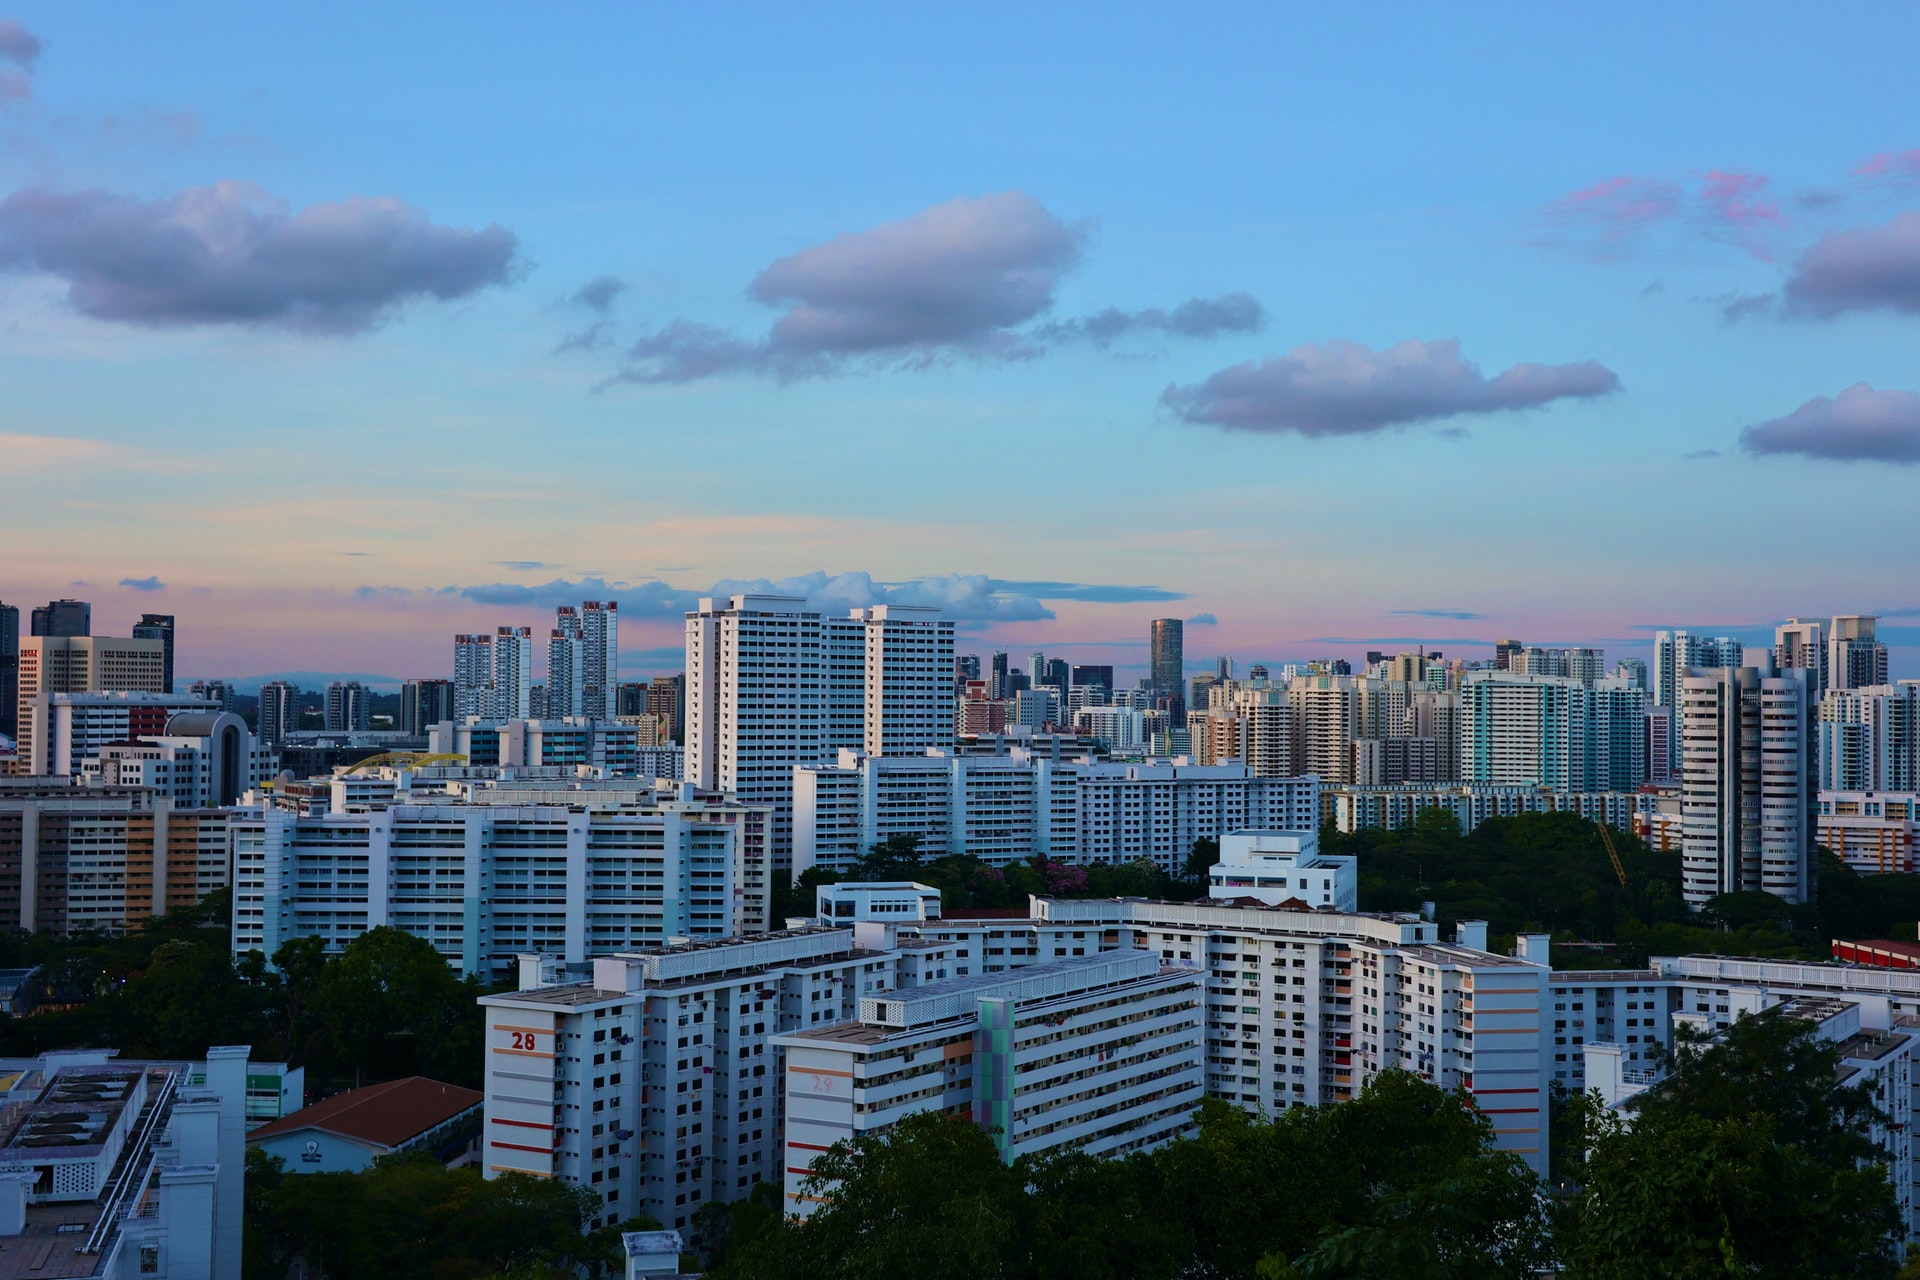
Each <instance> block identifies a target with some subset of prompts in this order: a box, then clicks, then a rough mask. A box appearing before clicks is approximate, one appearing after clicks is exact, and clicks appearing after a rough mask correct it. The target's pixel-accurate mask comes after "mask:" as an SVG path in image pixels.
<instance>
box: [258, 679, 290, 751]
mask: <svg viewBox="0 0 1920 1280" xmlns="http://www.w3.org/2000/svg"><path fill="white" fill-rule="evenodd" d="M299 727H300V686H299V685H297V684H288V683H287V682H286V681H285V680H269V681H268V682H267V683H265V684H263V685H261V686H260V727H259V731H258V732H256V733H255V734H254V735H253V736H254V737H256V738H258V739H259V740H260V742H261V743H262V745H265V746H271V747H277V746H279V745H280V744H281V743H282V742H284V741H286V738H287V735H288V734H290V733H292V732H293V731H294V730H296V729H298V728H299Z"/></svg>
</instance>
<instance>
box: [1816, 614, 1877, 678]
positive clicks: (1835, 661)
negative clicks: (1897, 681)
mask: <svg viewBox="0 0 1920 1280" xmlns="http://www.w3.org/2000/svg"><path fill="white" fill-rule="evenodd" d="M1879 621H1880V620H1879V619H1878V618H1869V617H1860V616H1851V617H1838V618H1835V619H1834V620H1833V625H1832V628H1831V629H1830V630H1829V631H1828V632H1827V684H1826V687H1827V688H1829V689H1865V688H1870V687H1871V686H1873V685H1878V684H1885V683H1886V682H1887V646H1885V645H1884V644H1881V643H1880V642H1879V641H1878V640H1877V639H1875V638H1874V630H1875V625H1876V624H1877V623H1878V622H1879Z"/></svg>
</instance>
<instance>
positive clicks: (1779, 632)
mask: <svg viewBox="0 0 1920 1280" xmlns="http://www.w3.org/2000/svg"><path fill="white" fill-rule="evenodd" d="M1773 665H1774V666H1776V667H1778V668H1780V669H1781V670H1782V671H1806V672H1810V673H1811V674H1810V675H1809V676H1808V677H1807V683H1808V692H1809V694H1811V696H1812V697H1813V700H1814V703H1815V705H1818V704H1819V701H1820V698H1821V697H1822V696H1823V695H1824V694H1825V693H1826V691H1827V642H1826V625H1825V624H1824V623H1820V622H1803V621H1801V620H1800V619H1799V618H1788V619H1787V620H1786V621H1785V622H1783V623H1781V624H1780V625H1779V626H1777V627H1775V628H1774V629H1773Z"/></svg>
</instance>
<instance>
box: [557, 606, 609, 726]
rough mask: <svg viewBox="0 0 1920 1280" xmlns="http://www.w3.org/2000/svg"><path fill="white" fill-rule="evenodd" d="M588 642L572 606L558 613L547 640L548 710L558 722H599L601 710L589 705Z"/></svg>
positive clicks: (604, 717) (560, 608)
mask: <svg viewBox="0 0 1920 1280" xmlns="http://www.w3.org/2000/svg"><path fill="white" fill-rule="evenodd" d="M586 656H587V642H586V636H585V633H584V632H583V631H582V629H581V626H580V615H579V613H577V612H576V611H575V610H574V608H573V606H572V605H566V604H563V605H561V606H560V607H559V608H558V609H556V610H555V611H554V622H553V632H552V634H551V635H550V636H549V637H548V639H547V708H546V714H547V715H548V716H551V717H553V718H554V719H556V720H557V719H560V718H562V717H565V716H584V715H591V716H595V717H597V718H599V719H603V720H604V719H609V718H610V717H607V716H604V715H601V713H600V708H598V707H595V708H592V709H591V710H590V709H588V707H587V703H586Z"/></svg>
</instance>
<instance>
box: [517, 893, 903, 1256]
mask: <svg viewBox="0 0 1920 1280" xmlns="http://www.w3.org/2000/svg"><path fill="white" fill-rule="evenodd" d="M894 968H895V956H894V954H893V953H891V952H878V951H870V950H867V949H864V948H863V947H861V946H859V945H858V944H857V943H856V941H855V936H854V931H853V930H850V929H830V928H804V929H795V930H787V931H784V932H780V933H773V934H763V935H760V936H758V937H753V938H747V939H743V940H736V941H725V942H717V943H701V942H694V943H679V944H673V945H662V946H656V947H651V948H645V949H638V950H635V951H633V952H631V953H628V954H615V955H605V956H600V957H598V958H596V959H595V960H594V961H593V963H592V967H591V976H590V977H589V978H587V979H586V980H585V981H564V980H562V978H561V975H560V974H559V973H557V972H556V966H554V965H553V964H552V963H551V961H543V959H542V958H541V957H539V956H533V955H530V956H527V957H524V958H523V960H522V963H521V988H522V989H521V990H520V991H517V992H513V993H509V994H505V995H492V996H482V997H481V998H480V1004H481V1006H482V1008H483V1010H484V1012H485V1018H486V1045H487V1048H486V1077H487V1078H486V1085H485V1090H486V1096H487V1101H486V1127H485V1133H484V1138H483V1141H484V1147H483V1150H482V1157H483V1161H484V1170H485V1173H486V1176H488V1177H490V1178H491V1177H496V1176H498V1175H499V1174H501V1173H507V1172H520V1173H530V1174H533V1175H535V1176H536V1177H557V1178H561V1179H564V1180H566V1181H568V1182H572V1183H575V1184H576V1185H579V1186H583V1187H587V1188H589V1189H590V1190H592V1191H593V1192H594V1194H595V1195H596V1196H597V1197H598V1198H599V1200H600V1202H601V1204H602V1206H603V1207H604V1211H603V1213H602V1215H601V1216H599V1217H597V1218H596V1219H595V1221H596V1223H604V1224H613V1223H618V1222H621V1221H624V1220H626V1219H627V1218H630V1217H633V1216H634V1215H636V1214H646V1215H648V1216H649V1217H652V1218H653V1219H655V1220H656V1221H658V1222H660V1223H662V1224H663V1225H665V1226H667V1227H669V1228H685V1227H686V1226H687V1225H688V1224H689V1222H690V1221H691V1220H692V1218H693V1215H694V1214H695V1213H696V1212H697V1211H698V1210H699V1209H700V1207H701V1206H702V1205H705V1204H713V1203H716V1202H726V1201H730V1200H742V1199H745V1198H746V1196H747V1194H748V1192H749V1190H750V1189H751V1188H752V1186H753V1184H755V1183H757V1182H775V1183H778V1182H781V1181H782V1180H783V1178H784V1176H785V1175H784V1172H783V1170H784V1162H783V1159H782V1157H783V1154H784V1153H783V1150H782V1120H783V1116H782V1108H783V1103H784V1090H783V1086H782V1080H783V1070H782V1068H783V1065H784V1063H783V1058H784V1054H783V1051H782V1050H781V1049H780V1047H779V1046H778V1044H777V1042H776V1039H775V1038H776V1037H777V1036H778V1035H780V1034H781V1033H782V1032H789V1031H796V1030H801V1029H806V1028H817V1027H823V1026H830V1025H835V1024H839V1023H845V1022H850V1021H852V1020H853V1019H854V1018H856V1017H857V1016H858V1014H859V1011H860V1005H861V1002H862V1000H863V999H865V998H867V997H869V996H872V995H875V994H878V993H881V992H884V991H887V990H889V989H891V988H892V987H893V985H894Z"/></svg>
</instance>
